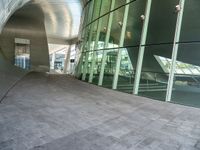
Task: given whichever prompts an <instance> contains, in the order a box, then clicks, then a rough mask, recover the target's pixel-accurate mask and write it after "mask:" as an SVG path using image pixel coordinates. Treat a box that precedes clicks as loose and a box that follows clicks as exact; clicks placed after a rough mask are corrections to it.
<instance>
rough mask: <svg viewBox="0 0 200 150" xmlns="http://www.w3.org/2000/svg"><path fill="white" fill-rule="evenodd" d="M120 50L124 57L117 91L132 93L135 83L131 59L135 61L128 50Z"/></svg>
mask: <svg viewBox="0 0 200 150" xmlns="http://www.w3.org/2000/svg"><path fill="white" fill-rule="evenodd" d="M120 50H121V54H122V55H121V63H120V71H119V78H118V85H117V90H119V91H122V92H126V93H132V92H133V82H134V69H133V63H132V61H131V59H133V57H132V55H129V53H128V51H129V50H128V48H121V49H120ZM132 50H133V49H132Z"/></svg>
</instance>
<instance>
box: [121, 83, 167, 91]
mask: <svg viewBox="0 0 200 150" xmlns="http://www.w3.org/2000/svg"><path fill="white" fill-rule="evenodd" d="M117 90H119V91H122V92H126V93H132V92H133V85H131V84H128V85H118V87H117ZM166 90H167V84H165V83H159V82H155V83H149V84H144V83H142V84H140V87H139V92H157V91H166Z"/></svg>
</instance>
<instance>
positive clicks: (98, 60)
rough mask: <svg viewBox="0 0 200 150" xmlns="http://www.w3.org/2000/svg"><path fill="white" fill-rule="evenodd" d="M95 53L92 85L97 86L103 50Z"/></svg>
mask: <svg viewBox="0 0 200 150" xmlns="http://www.w3.org/2000/svg"><path fill="white" fill-rule="evenodd" d="M94 52H95V53H96V61H95V67H94V70H93V71H94V78H93V82H92V83H94V84H96V85H97V84H98V81H99V74H100V71H101V62H102V56H103V50H98V51H94Z"/></svg>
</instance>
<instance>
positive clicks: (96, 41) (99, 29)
mask: <svg viewBox="0 0 200 150" xmlns="http://www.w3.org/2000/svg"><path fill="white" fill-rule="evenodd" d="M99 1H100V9H99V13H98V16H99V17H100V15H101V11H102V10H103V9H102V8H103V7H102V3H103V0H99ZM97 5H98V3H97ZM101 25H102V17H101V18H99V20H98V24H97V35H96V39H95V43H94V48H93V54H92V64H91V68H90V76H89V83H92V80H93V76H94V68H95V63H96V51H95V50H97V49H98V43H99V37H100V32H101Z"/></svg>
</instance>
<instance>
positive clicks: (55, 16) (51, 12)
mask: <svg viewBox="0 0 200 150" xmlns="http://www.w3.org/2000/svg"><path fill="white" fill-rule="evenodd" d="M28 5H38V6H39V7H40V8H41V9H42V10H43V13H44V17H45V27H46V32H47V36H48V37H52V38H65V39H66V38H71V37H74V36H76V35H77V34H78V30H79V25H80V17H81V10H82V6H81V2H80V0H32V1H31V2H30V3H29V4H28Z"/></svg>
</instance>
